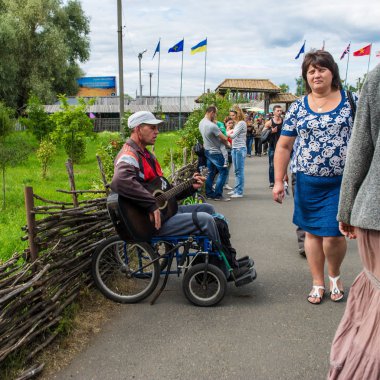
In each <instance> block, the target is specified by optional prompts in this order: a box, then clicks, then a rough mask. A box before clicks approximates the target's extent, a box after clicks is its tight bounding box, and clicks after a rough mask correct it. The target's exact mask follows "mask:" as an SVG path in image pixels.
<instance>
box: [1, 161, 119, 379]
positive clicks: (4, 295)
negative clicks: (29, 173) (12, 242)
mask: <svg viewBox="0 0 380 380" xmlns="http://www.w3.org/2000/svg"><path fill="white" fill-rule="evenodd" d="M98 164H99V168H100V171H101V176H102V180H103V184H104V186H105V189H104V190H100V191H91V190H76V189H75V182H74V171H73V168H72V164H71V163H70V162H68V163H67V164H66V166H67V170H68V173H69V181H70V188H71V190H70V191H66V190H58V191H60V192H64V193H67V194H69V195H71V196H72V202H58V201H52V200H47V199H44V198H42V197H40V196H38V195H36V194H33V190H32V189H31V188H28V189H26V192H29V193H30V192H31V194H32V200H33V202H32V206H31V207H27V220H28V225H27V226H26V227H24V228H23V230H24V231H26V232H27V233H28V234H27V235H26V236H24V237H23V238H22V239H23V240H27V239H29V247H28V248H27V249H26V250H25V251H24V252H23V253H22V254H19V253H15V254H14V255H13V257H11V258H10V259H9V260H8V261H6V262H5V263H3V264H1V265H0V378H4V377H5V376H4V373H5V368H4V367H3V365H5V364H6V359H7V358H9V356H10V355H11V354H12V355H13V354H17V353H20V352H22V353H23V355H22V356H23V357H24V360H25V363H24V365H25V367H26V366H27V365H31V367H30V368H29V369H28V370H26V371H25V372H24V373H23V374H22V375H20V377H19V379H26V378H33V377H35V376H37V375H38V374H40V373H41V371H42V370H43V367H44V363H32V362H33V358H34V357H35V355H36V354H37V353H38V352H40V351H41V350H42V349H44V348H45V347H46V346H47V345H48V344H49V343H50V342H51V341H53V339H54V338H55V337H56V336H57V335H58V331H59V329H58V327H59V322H60V321H61V320H62V318H63V313H64V310H65V308H66V307H67V306H68V305H70V304H72V303H73V302H74V301H75V299H76V298H77V297H78V295H79V293H80V291H81V290H82V289H84V288H86V287H90V286H91V285H92V278H91V254H92V253H93V252H94V250H95V249H96V247H97V245H98V244H100V243H101V242H102V241H103V240H104V239H106V238H108V237H109V236H111V235H114V234H115V231H114V228H113V225H112V222H111V220H110V218H109V216H108V212H107V207H106V195H107V194H108V192H109V187H108V185H107V184H106V183H105V181H104V178H105V176H104V173H102V165H101V161H100V159H98ZM83 194H87V195H88V194H91V195H92V197H97V196H99V195H102V197H100V198H94V199H84V200H79V196H80V195H83ZM34 201H36V202H38V203H39V205H37V206H34ZM29 206H30V205H29ZM36 219H37V220H36ZM31 243H32V244H31ZM31 248H32V249H31ZM32 251H33V252H32ZM22 259H24V260H22Z"/></svg>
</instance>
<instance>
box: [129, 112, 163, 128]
mask: <svg viewBox="0 0 380 380" xmlns="http://www.w3.org/2000/svg"><path fill="white" fill-rule="evenodd" d="M161 123H163V121H162V120H158V119H156V118H155V117H154V115H153V114H152V112H148V111H138V112H135V113H134V114H133V115H131V116H129V118H128V128H130V129H133V128H135V127H137V126H139V125H141V124H150V125H157V124H161Z"/></svg>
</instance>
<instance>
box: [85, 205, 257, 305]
mask: <svg viewBox="0 0 380 380" xmlns="http://www.w3.org/2000/svg"><path fill="white" fill-rule="evenodd" d="M107 206H108V211H109V214H110V216H111V219H112V221H113V223H114V226H115V229H116V231H117V233H118V236H112V237H110V238H108V239H106V240H105V241H103V242H102V243H101V244H100V245H99V246H98V247H97V249H96V251H95V253H94V255H93V257H92V275H93V279H94V282H95V285H96V286H97V288H98V289H99V290H100V292H101V293H102V294H103V295H104V296H105V297H107V298H109V299H111V300H113V301H115V302H119V303H137V302H140V301H142V300H144V299H146V298H147V297H149V296H150V295H151V294H152V293H153V292H154V290H155V289H156V288H157V285H158V283H159V280H160V277H161V276H162V277H164V280H163V282H162V285H161V287H160V289H159V290H158V291H157V292H156V294H155V295H154V297H153V299H152V301H151V304H152V305H153V304H154V302H155V301H156V300H157V298H158V297H159V296H160V294H161V293H162V291H163V290H164V288H165V286H166V284H167V281H168V278H169V276H170V275H173V274H174V275H177V276H178V277H179V276H181V275H182V277H183V278H182V289H183V292H184V295H185V297H186V298H187V299H188V300H189V301H190V302H191V303H192V304H194V305H197V306H213V305H216V304H218V303H219V302H220V301H221V300H222V299H223V298H224V295H225V293H226V289H227V281H233V282H234V283H235V285H236V286H243V285H245V284H248V283H250V282H252V281H253V280H254V279H255V278H256V271H255V268H254V266H253V261H249V268H248V267H247V268H246V271H245V272H244V274H243V275H241V276H239V277H238V278H236V276H235V275H234V271H233V269H232V268H231V265H230V263H229V262H228V260H227V259H226V255H225V253H224V252H223V250H222V249H216V250H215V249H213V243H212V242H211V241H210V239H209V238H208V237H207V236H202V235H186V236H164V237H161V236H154V237H153V238H152V239H151V240H150V241H149V242H146V241H134V240H133V239H132V238H131V236H130V235H129V234H127V233H126V231H125V229H126V228H127V226H126V225H125V224H124V223H123V222H122V217H121V215H120V213H119V210H118V206H117V203H115V201H114V200H113V202H111V201H109V202H107ZM173 264H174V268H173V269H172V267H173Z"/></svg>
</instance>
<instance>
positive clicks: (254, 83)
mask: <svg viewBox="0 0 380 380" xmlns="http://www.w3.org/2000/svg"><path fill="white" fill-rule="evenodd" d="M227 90H231V91H241V92H274V93H277V92H280V91H281V89H280V87H278V86H276V85H275V84H274V83H273V82H271V81H270V80H269V79H225V80H224V81H223V82H222V83H221V84H220V85H219V86H218V87H217V88H216V90H215V91H216V92H224V91H227Z"/></svg>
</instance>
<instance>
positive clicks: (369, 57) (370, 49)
mask: <svg viewBox="0 0 380 380" xmlns="http://www.w3.org/2000/svg"><path fill="white" fill-rule="evenodd" d="M370 46H371V47H370V48H369V56H368V67H367V75H368V72H369V63H370V62H371V53H372V44H371V45H370Z"/></svg>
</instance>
